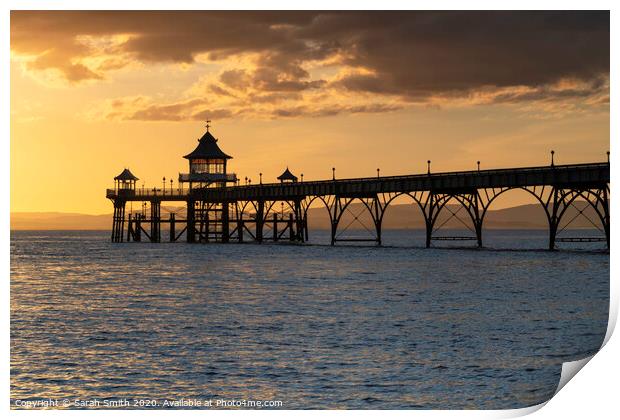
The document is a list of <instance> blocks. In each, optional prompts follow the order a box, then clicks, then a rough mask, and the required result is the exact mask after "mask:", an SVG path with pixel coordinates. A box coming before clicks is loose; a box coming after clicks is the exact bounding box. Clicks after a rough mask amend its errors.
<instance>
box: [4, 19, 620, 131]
mask: <svg viewBox="0 0 620 420" xmlns="http://www.w3.org/2000/svg"><path fill="white" fill-rule="evenodd" d="M609 45H610V44H609V12H608V11H603V12H593V11H578V12H569V11H555V12H525V11H516V12H515V11H494V12H477V11H469V12H427V11H417V12H416V11H411V12H403V11H398V12H387V11H386V12H380V11H375V12H354V11H351V12H335V11H334V12H266V11H265V12H219V11H218V12H210V11H202V12H197V11H187V12H186V11H158V12H151V11H119V12H114V11H106V12H70V11H69V12H67V11H13V12H12V13H11V50H12V52H13V54H15V55H16V56H21V57H28V59H27V60H25V68H26V69H27V70H28V71H35V72H36V71H48V70H54V71H56V72H58V73H59V74H61V75H62V77H63V78H64V79H65V80H66V81H67V82H68V83H72V84H79V83H81V82H84V81H94V82H96V81H97V80H101V79H104V78H107V77H110V75H111V74H113V72H115V71H118V70H120V69H123V68H127V67H129V66H132V65H135V64H142V65H149V64H152V63H158V64H166V63H168V64H169V63H172V64H184V65H193V64H195V63H197V62H199V61H204V60H206V61H209V62H216V63H219V64H220V65H221V68H222V69H223V70H222V71H217V72H216V73H213V74H208V75H206V77H205V79H204V80H202V81H201V82H200V83H199V84H200V86H199V87H200V88H201V89H202V93H201V94H196V93H195V94H194V97H193V98H192V99H196V100H200V99H201V98H203V97H204V95H208V96H209V98H210V100H211V102H213V103H214V104H215V105H217V107H216V108H212V109H210V111H212V112H213V113H218V109H220V108H221V109H225V108H224V107H229V108H228V109H229V112H228V115H237V114H244V115H248V114H249V113H250V112H248V111H247V110H248V108H251V107H252V106H253V105H254V104H256V103H259V104H267V103H270V104H276V103H283V102H291V103H290V104H288V105H287V106H283V107H282V106H281V107H277V108H275V107H272V108H265V107H262V108H260V111H261V112H266V113H267V114H268V115H285V114H287V115H304V112H303V110H305V111H307V112H309V114H305V115H310V116H313V115H316V114H317V112H319V110H318V109H314V108H316V107H317V106H318V105H319V103H317V102H316V101H322V102H321V105H322V106H323V108H324V109H325V110H326V111H324V113H326V114H330V112H337V113H340V112H355V109H356V108H355V107H352V106H349V107H343V106H341V105H338V104H336V103H334V102H335V101H334V100H335V99H341V100H344V99H346V100H348V101H349V103H350V102H351V101H354V103H356V104H358V107H357V108H358V109H362V110H364V111H359V112H383V109H385V108H386V107H387V108H389V107H393V106H396V105H394V104H395V103H398V105H397V106H398V107H399V108H402V107H405V106H407V104H412V103H423V104H426V105H428V106H446V105H447V104H449V103H450V102H454V103H464V102H467V101H469V103H471V104H475V103H476V101H478V103H480V102H484V101H488V102H487V103H495V104H511V105H514V104H518V103H525V102H537V101H544V102H546V103H549V102H554V101H555V102H558V103H559V102H563V103H565V102H566V101H579V100H581V101H584V103H586V102H587V103H589V104H591V105H593V104H603V105H604V104H605V100H604V99H602V100H601V97H604V96H605V95H607V96H608V94H609V85H608V81H609ZM566 80H572V81H574V83H575V85H576V86H577V87H576V88H573V89H570V88H558V86H559V85H558V84H559V83H561V82H562V81H566ZM594 98H596V100H594ZM308 101H315V103H313V104H312V105H308V104H307V102H308ZM438 104H439V105H438ZM146 106H147V108H144V109H139V110H138V109H135V110H134V111H135V112H134V114H132V115H133V117H132V118H146V119H149V120H151V119H156V118H162V119H173V118H180V119H183V118H194V117H193V116H194V115H195V112H194V111H196V110H195V108H196V106H197V105H196V104H195V103H193V102H191V100H190V102H183V101H180V100H179V101H172V102H171V103H169V104H159V105H158V104H155V103H153V104H148V105H146ZM329 110H331V111H329ZM254 113H255V114H256V113H258V112H254ZM224 114H226V113H223V114H222V115H224Z"/></svg>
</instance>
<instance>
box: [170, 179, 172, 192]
mask: <svg viewBox="0 0 620 420" xmlns="http://www.w3.org/2000/svg"><path fill="white" fill-rule="evenodd" d="M170 194H172V178H170Z"/></svg>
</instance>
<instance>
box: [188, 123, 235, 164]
mask: <svg viewBox="0 0 620 420" xmlns="http://www.w3.org/2000/svg"><path fill="white" fill-rule="evenodd" d="M209 122H211V120H207V126H206V127H207V132H206V133H204V134H203V135H202V137H201V138H199V139H198V146H196V148H195V149H194V151H193V152H191V153H189V154H187V155H185V156H183V157H184V158H185V159H232V156H229V155H227V154H226V153H224V152H222V149H220V148H219V146H218V145H217V144H216V143H217V139H216V138H215V137H213V134H211V133H210V132H209V127H210V125H209Z"/></svg>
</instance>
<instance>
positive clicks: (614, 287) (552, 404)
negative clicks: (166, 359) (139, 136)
mask: <svg viewBox="0 0 620 420" xmlns="http://www.w3.org/2000/svg"><path fill="white" fill-rule="evenodd" d="M3 5H5V6H4V13H3V14H2V20H1V23H0V32H1V34H2V39H3V42H2V46H1V51H2V58H3V60H2V63H3V66H2V72H1V77H2V88H3V89H2V92H3V95H2V96H3V100H2V102H1V111H2V112H1V114H0V115H1V116H0V118H1V121H2V140H3V141H2V144H1V147H2V152H3V153H0V155H1V159H2V165H1V170H2V173H3V175H4V179H5V186H6V188H5V191H8V190H9V189H10V184H9V177H10V167H9V165H10V145H9V112H10V111H9V110H10V96H9V95H8V92H9V89H10V78H9V73H8V71H9V65H8V63H9V62H10V54H9V48H10V41H9V39H10V37H9V30H10V24H9V20H10V13H9V10H11V9H20V10H25V9H174V10H183V9H212V10H216V9H256V8H257V7H258V6H260V8H263V9H272V10H278V9H283V10H287V9H288V10H291V9H299V10H301V9H311V10H321V9H323V10H333V9H366V10H384V9H417V10H428V9H433V10H451V9H456V10H459V9H463V8H464V7H465V6H467V8H468V9H474V10H480V9H505V10H518V9H521V10H523V9H527V10H546V9H566V10H568V9H570V10H589V9H604V10H611V46H612V47H611V69H612V72H611V75H610V78H611V79H612V80H615V75H616V70H617V65H616V64H617V60H616V54H615V51H614V46H616V45H618V43H617V32H618V31H617V30H616V29H615V28H616V27H617V24H618V19H617V18H616V13H615V10H614V9H615V8H614V7H613V6H614V5H615V3H614V2H612V1H596V0H590V1H588V2H584V1H581V2H577V1H561V2H560V1H540V0H537V1H532V0H522V1H504V2H501V3H500V2H496V1H468V2H466V3H465V2H463V1H458V0H446V1H442V2H441V3H437V2H430V1H428V2H406V1H389V0H387V1H386V0H384V1H381V2H377V1H369V0H358V1H339V2H334V1H333V0H332V1H325V0H316V1H313V2H306V3H299V2H297V3H295V4H293V3H290V2H285V1H261V2H257V1H247V0H246V1H230V0H229V1H226V2H217V3H215V2H197V1H184V0H177V1H175V2H170V1H164V0H151V1H148V2H146V1H134V2H132V3H128V2H127V1H126V0H125V1H119V0H108V1H101V0H95V1H89V2H88V3H86V2H79V1H75V0H73V1H48V0H25V1H14V0H10V1H7V2H3ZM611 91H612V95H611V96H612V98H616V97H617V94H618V92H617V88H616V85H615V83H611ZM617 117H618V115H617V112H615V108H614V107H613V104H612V107H611V113H610V122H611V127H610V130H611V139H613V140H612V143H614V144H612V148H611V149H612V155H611V156H612V160H613V156H614V148H613V146H614V145H615V139H616V137H617V123H615V121H616V120H617ZM615 168H616V167H615V166H614V165H612V179H617V178H618V177H617V171H616V170H615ZM0 200H1V203H2V215H3V216H4V219H3V220H4V224H3V225H2V226H3V231H2V233H3V235H2V249H3V255H4V258H3V259H2V272H3V273H5V276H3V278H4V279H5V281H4V291H5V293H4V294H3V296H4V299H5V308H6V309H5V310H4V311H3V313H2V317H3V324H4V326H5V329H4V336H3V346H2V356H3V360H4V361H5V368H4V369H2V379H3V382H2V383H3V384H4V386H5V388H4V389H5V394H4V398H3V399H2V400H1V403H0V404H2V406H3V407H2V408H3V409H5V410H8V409H9V398H8V397H9V395H10V388H9V369H8V361H9V349H10V339H9V304H10V301H9V252H10V247H9V232H10V228H9V219H10V213H9V211H10V205H9V196H8V194H6V193H5V194H3V195H1V196H0ZM613 208H615V207H613V206H612V213H613ZM612 218H613V219H614V220H615V213H614V214H612ZM615 226H616V225H612V238H615V237H616V234H617V233H618V231H617V229H616V228H615ZM615 255H616V252H614V247H613V246H612V253H611V258H612V264H611V265H612V267H611V279H612V280H611V308H610V321H611V322H610V325H609V329H608V334H607V337H606V341H607V340H609V341H607V344H606V345H605V347H604V348H603V349H602V350H601V351H600V352H599V354H598V355H596V356H595V357H594V358H593V359H592V361H591V362H590V363H588V365H587V366H585V367H584V368H583V371H582V372H581V373H580V374H579V378H578V379H577V380H574V381H570V383H568V385H566V387H565V388H563V389H562V390H561V392H559V393H558V394H557V396H555V397H554V398H552V399H551V400H550V401H549V402H548V403H547V404H541V405H540V406H536V407H531V408H526V409H520V410H507V411H383V412H381V413H376V412H374V411H321V413H318V414H319V415H320V416H321V417H327V418H330V417H332V418H333V417H336V416H337V417H339V418H340V417H345V418H353V417H354V418H374V417H376V416H378V415H379V416H386V415H388V416H390V417H393V418H405V417H407V418H410V417H411V416H413V415H415V416H416V417H424V418H456V417H458V418H506V417H514V416H520V415H524V414H528V413H531V412H534V411H535V414H533V418H539V419H547V418H567V419H582V418H583V417H586V416H588V417H593V418H598V417H600V418H609V416H610V413H614V412H616V413H617V412H618V410H617V409H618V404H617V402H616V401H617V400H618V398H617V391H616V389H617V383H618V373H619V369H618V366H619V365H620V364H619V363H618V360H617V355H618V354H620V351H619V350H620V344H618V339H617V338H614V337H611V339H610V335H611V332H612V331H613V328H614V326H615V321H616V318H617V313H618V283H617V273H618V270H617V269H616V264H615V263H614V257H615ZM543 406H544V409H542V410H539V409H540V408H542V407H543ZM537 410H538V411H537ZM9 414H10V415H11V416H17V417H20V418H21V417H24V418H32V417H40V416H50V417H53V418H60V417H62V418H65V417H76V418H77V417H80V418H81V417H83V416H84V415H88V416H95V417H106V418H107V417H112V416H114V417H119V416H122V417H134V416H141V415H143V414H144V413H142V412H129V411H114V412H102V411H89V412H87V413H85V412H83V411H79V412H78V411H49V412H43V411H36V412H32V411H28V412H26V411H16V410H11V411H10V413H9ZM148 415H149V417H153V418H168V417H169V416H170V413H169V412H162V411H158V412H150V413H149V414H148ZM174 415H175V416H177V415H179V416H187V417H193V416H205V415H208V416H210V417H213V416H214V417H217V418H230V417H232V416H234V417H237V416H252V417H257V418H274V417H275V418H288V417H290V416H291V415H293V416H295V417H297V418H299V419H311V418H312V419H314V418H315V417H316V416H317V413H316V412H309V411H294V412H291V411H279V412H274V411H209V412H208V413H205V411H203V410H200V411H187V410H184V411H179V412H176V413H174Z"/></svg>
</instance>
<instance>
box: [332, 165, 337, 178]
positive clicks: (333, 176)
mask: <svg viewBox="0 0 620 420" xmlns="http://www.w3.org/2000/svg"><path fill="white" fill-rule="evenodd" d="M332 180H333V181H335V180H336V168H332Z"/></svg>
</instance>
